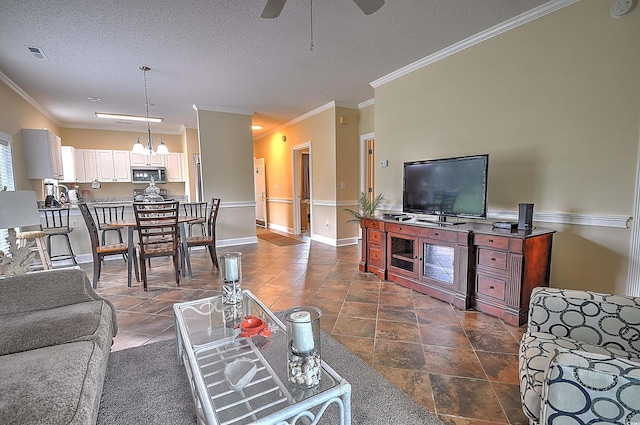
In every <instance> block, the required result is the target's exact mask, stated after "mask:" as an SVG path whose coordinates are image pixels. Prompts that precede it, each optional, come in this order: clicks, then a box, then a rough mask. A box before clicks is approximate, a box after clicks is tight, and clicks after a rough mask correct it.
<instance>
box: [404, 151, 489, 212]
mask: <svg viewBox="0 0 640 425" xmlns="http://www.w3.org/2000/svg"><path fill="white" fill-rule="evenodd" d="M488 169H489V155H488V154H483V155H473V156H463V157H457V158H442V159H431V160H424V161H413V162H405V163H404V186H403V191H402V210H403V211H404V212H406V213H415V214H426V215H436V216H438V221H440V222H445V221H446V217H468V218H486V217H487V173H488Z"/></svg>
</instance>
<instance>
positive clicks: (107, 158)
mask: <svg viewBox="0 0 640 425" xmlns="http://www.w3.org/2000/svg"><path fill="white" fill-rule="evenodd" d="M95 152H96V168H97V173H98V180H99V181H101V182H130V181H131V160H130V157H129V154H130V152H129V151H110V150H102V149H96V151H95Z"/></svg>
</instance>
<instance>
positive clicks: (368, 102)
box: [358, 97, 376, 109]
mask: <svg viewBox="0 0 640 425" xmlns="http://www.w3.org/2000/svg"><path fill="white" fill-rule="evenodd" d="M375 103H376V98H375V97H374V98H372V99H369V100H365V101H364V102H360V103H358V109H364V108H366V107H368V106H373V105H374V104H375Z"/></svg>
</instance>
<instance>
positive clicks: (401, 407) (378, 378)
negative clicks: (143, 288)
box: [97, 332, 442, 425]
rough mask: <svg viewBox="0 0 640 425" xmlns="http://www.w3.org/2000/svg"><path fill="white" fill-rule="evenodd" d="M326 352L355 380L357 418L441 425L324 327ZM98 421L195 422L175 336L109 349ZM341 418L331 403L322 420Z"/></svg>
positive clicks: (136, 424) (364, 424)
mask: <svg viewBox="0 0 640 425" xmlns="http://www.w3.org/2000/svg"><path fill="white" fill-rule="evenodd" d="M322 353H323V356H324V359H325V360H326V361H327V362H328V363H329V365H330V366H331V367H332V368H333V369H334V370H335V371H336V372H338V373H339V374H340V375H342V377H344V378H345V379H346V380H347V381H349V383H351V423H352V424H354V425H383V424H385V425H390V424H427V425H431V424H440V425H442V422H441V421H440V420H439V419H438V418H437V417H436V416H435V415H433V414H431V413H429V412H427V411H426V410H424V409H423V408H422V407H421V406H419V405H418V404H417V403H416V402H414V401H413V400H412V399H411V398H410V397H408V396H406V395H405V394H404V393H403V392H402V391H400V390H399V389H398V388H396V387H395V386H393V384H391V383H390V382H389V381H388V380H387V379H386V378H385V377H383V376H382V375H380V374H379V373H378V372H376V371H375V370H373V369H372V368H371V367H369V366H368V365H367V364H366V363H365V362H364V361H362V359H360V358H359V357H358V356H356V355H355V354H353V353H352V352H351V351H349V350H347V349H346V348H345V347H344V346H343V345H342V344H340V343H339V342H337V341H336V340H335V339H333V338H332V337H331V336H329V335H328V334H326V333H324V332H323V333H322ZM332 414H333V415H332ZM97 423H98V424H99V425H116V424H117V425H141V424H154V425H181V424H195V423H196V415H195V407H194V404H193V399H192V398H191V392H190V390H189V383H188V381H187V375H186V372H185V370H184V367H183V366H179V365H178V361H177V358H176V347H175V342H174V341H173V340H169V341H162V342H157V343H154V344H149V345H145V346H142V347H136V348H130V349H126V350H122V351H116V352H113V353H111V354H110V355H109V363H108V365H107V376H106V379H105V383H104V390H103V392H102V400H101V403H100V411H99V413H98V422H97ZM243 423H244V422H243ZM338 423H339V421H338V418H337V414H336V413H335V412H332V411H330V409H327V411H326V412H325V414H324V415H323V416H322V418H321V420H320V422H319V424H324V425H334V424H338Z"/></svg>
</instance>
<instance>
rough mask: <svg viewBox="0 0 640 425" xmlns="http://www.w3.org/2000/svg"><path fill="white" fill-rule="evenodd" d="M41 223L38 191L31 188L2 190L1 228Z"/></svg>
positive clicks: (0, 207)
mask: <svg viewBox="0 0 640 425" xmlns="http://www.w3.org/2000/svg"><path fill="white" fill-rule="evenodd" d="M39 224H40V213H39V212H38V201H37V200H36V193H35V192H33V191H31V190H16V191H6V190H5V191H0V229H10V228H13V227H22V226H35V225H39Z"/></svg>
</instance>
